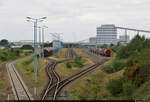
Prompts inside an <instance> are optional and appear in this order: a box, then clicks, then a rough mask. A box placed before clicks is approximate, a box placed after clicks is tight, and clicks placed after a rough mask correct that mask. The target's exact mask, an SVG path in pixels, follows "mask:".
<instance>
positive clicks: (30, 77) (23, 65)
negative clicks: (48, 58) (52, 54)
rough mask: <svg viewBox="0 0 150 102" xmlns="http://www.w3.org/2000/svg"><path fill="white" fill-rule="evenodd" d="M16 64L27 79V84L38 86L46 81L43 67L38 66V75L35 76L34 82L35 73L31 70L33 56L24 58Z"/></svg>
mask: <svg viewBox="0 0 150 102" xmlns="http://www.w3.org/2000/svg"><path fill="white" fill-rule="evenodd" d="M16 65H17V67H18V69H19V70H20V71H21V73H22V74H23V76H24V78H25V79H27V81H28V85H30V86H31V87H40V86H42V85H43V84H45V82H46V81H45V79H46V78H47V77H46V74H45V71H44V68H39V67H38V69H39V70H38V77H37V78H38V82H37V83H35V73H34V70H33V66H34V61H33V57H32V58H29V59H26V60H22V61H20V62H18V63H16ZM38 66H39V65H38ZM41 66H43V65H41Z"/></svg>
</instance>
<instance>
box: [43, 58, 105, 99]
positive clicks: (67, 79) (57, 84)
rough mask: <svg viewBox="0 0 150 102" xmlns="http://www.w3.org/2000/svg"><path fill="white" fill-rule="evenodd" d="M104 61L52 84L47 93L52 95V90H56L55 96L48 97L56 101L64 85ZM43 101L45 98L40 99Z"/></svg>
mask: <svg viewBox="0 0 150 102" xmlns="http://www.w3.org/2000/svg"><path fill="white" fill-rule="evenodd" d="M106 61H107V59H106V60H103V61H101V62H98V63H96V64H94V65H92V66H90V67H88V68H86V69H83V70H81V71H80V72H78V73H75V74H73V75H71V76H69V77H67V78H65V79H63V80H61V81H59V82H57V83H55V84H52V85H51V87H49V88H47V92H49V91H51V92H52V93H53V92H54V89H56V88H57V90H55V92H54V93H55V94H53V96H50V97H52V99H53V100H56V99H57V96H60V91H61V89H62V88H64V87H65V86H66V85H68V84H69V83H71V82H72V81H74V80H76V79H79V78H80V77H82V76H84V75H86V74H87V73H89V72H91V71H92V70H94V69H96V68H97V67H98V66H100V65H102V64H103V63H104V62H106ZM44 99H45V97H43V98H42V101H43V100H44Z"/></svg>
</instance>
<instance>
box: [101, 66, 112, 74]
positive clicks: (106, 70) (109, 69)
mask: <svg viewBox="0 0 150 102" xmlns="http://www.w3.org/2000/svg"><path fill="white" fill-rule="evenodd" d="M102 70H103V71H104V72H107V73H113V67H112V66H110V65H104V66H102Z"/></svg>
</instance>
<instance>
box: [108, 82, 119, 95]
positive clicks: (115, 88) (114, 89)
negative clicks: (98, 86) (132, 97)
mask: <svg viewBox="0 0 150 102" xmlns="http://www.w3.org/2000/svg"><path fill="white" fill-rule="evenodd" d="M107 89H108V90H109V91H110V93H111V94H112V95H114V96H116V95H118V94H120V93H121V92H122V82H121V80H118V79H110V80H109V82H108V83H107Z"/></svg>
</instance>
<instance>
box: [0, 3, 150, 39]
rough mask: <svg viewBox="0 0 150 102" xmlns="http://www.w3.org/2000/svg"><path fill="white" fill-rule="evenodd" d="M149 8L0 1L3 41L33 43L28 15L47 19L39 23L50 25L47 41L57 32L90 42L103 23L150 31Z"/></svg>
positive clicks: (110, 4)
mask: <svg viewBox="0 0 150 102" xmlns="http://www.w3.org/2000/svg"><path fill="white" fill-rule="evenodd" d="M149 5H150V0H0V39H8V40H9V41H20V40H32V39H33V23H32V22H27V21H26V17H27V16H30V17H33V18H41V17H44V16H46V17H47V19H46V20H45V21H44V22H39V23H38V26H42V25H46V26H48V29H45V41H50V40H52V36H51V35H50V34H49V33H54V32H57V33H62V36H63V40H64V41H65V42H73V41H79V40H84V39H88V38H89V37H93V36H96V27H98V26H101V25H102V24H115V25H116V26H121V27H129V28H137V29H144V30H150V11H149V10H150V6H149ZM119 32H120V33H119V34H120V35H122V34H123V31H119ZM135 33H136V32H129V34H130V35H131V36H133V35H134V34H135ZM145 35H146V36H147V37H150V35H149V34H145Z"/></svg>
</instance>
